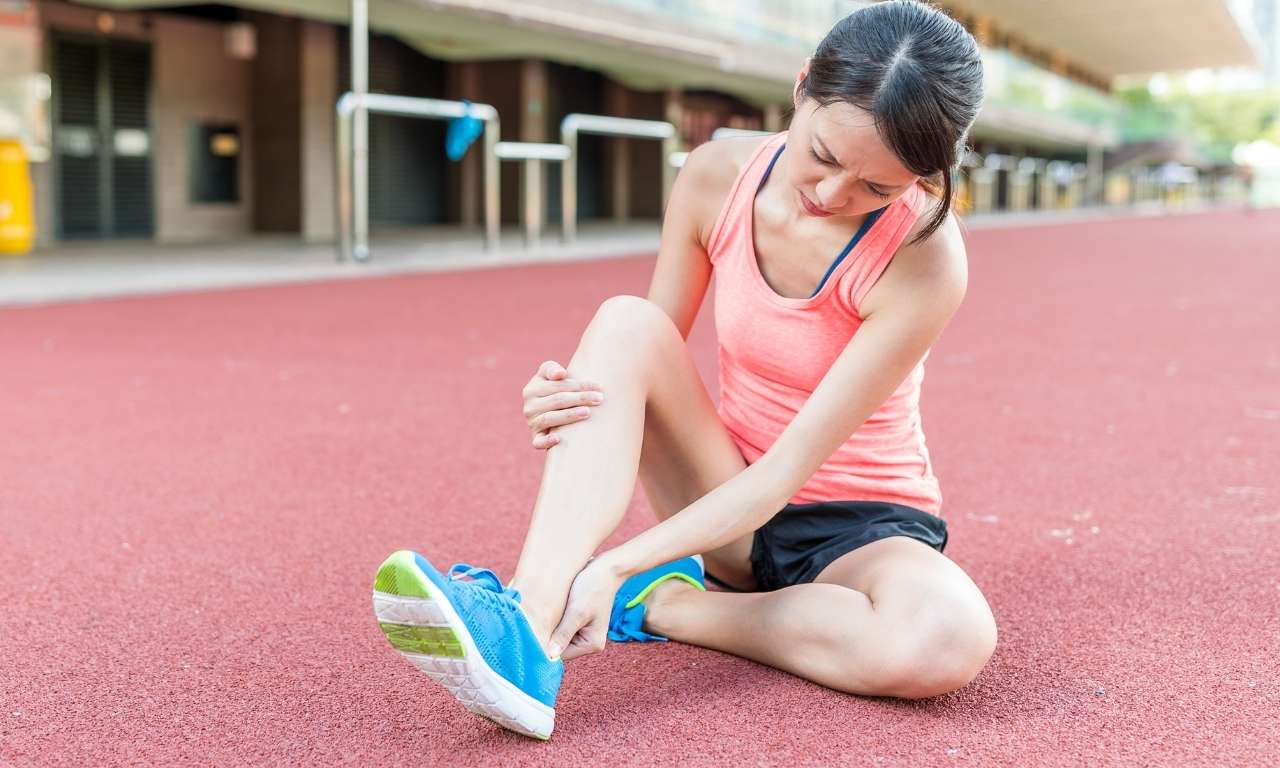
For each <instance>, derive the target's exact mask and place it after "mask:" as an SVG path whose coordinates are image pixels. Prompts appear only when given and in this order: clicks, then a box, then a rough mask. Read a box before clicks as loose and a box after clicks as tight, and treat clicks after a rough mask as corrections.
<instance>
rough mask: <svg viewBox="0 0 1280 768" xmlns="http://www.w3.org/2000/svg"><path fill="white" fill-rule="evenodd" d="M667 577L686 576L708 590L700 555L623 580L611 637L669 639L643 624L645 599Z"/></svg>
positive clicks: (615, 603)
mask: <svg viewBox="0 0 1280 768" xmlns="http://www.w3.org/2000/svg"><path fill="white" fill-rule="evenodd" d="M667 579H683V580H685V581H687V582H689V583H690V584H692V585H693V586H695V587H697V588H698V589H701V590H702V591H704V592H705V591H706V590H707V586H706V584H705V583H704V581H703V573H702V557H701V556H700V555H694V556H693V557H684V558H681V559H679V560H673V561H672V562H670V563H666V564H664V565H659V566H658V567H656V568H650V569H649V570H647V571H642V572H640V573H637V574H636V575H635V576H632V577H631V578H629V579H627V580H626V581H624V582H622V586H621V587H619V588H618V595H617V596H616V597H614V598H613V610H612V611H611V612H610V613H609V639H610V640H613V641H614V642H619V643H621V642H626V641H628V640H636V641H639V642H648V641H650V640H661V641H663V642H666V640H667V638H665V637H662V636H661V635H651V634H649V633H648V632H645V631H644V630H643V629H641V628H640V626H641V624H643V623H644V599H645V598H646V597H648V596H649V593H650V592H652V591H653V588H654V587H656V586H658V585H659V584H661V583H662V582H664V581H666V580H667Z"/></svg>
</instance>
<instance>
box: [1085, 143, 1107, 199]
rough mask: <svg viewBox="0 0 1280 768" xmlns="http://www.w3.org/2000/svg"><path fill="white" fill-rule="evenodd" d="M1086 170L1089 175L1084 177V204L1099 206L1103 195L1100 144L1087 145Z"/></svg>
mask: <svg viewBox="0 0 1280 768" xmlns="http://www.w3.org/2000/svg"><path fill="white" fill-rule="evenodd" d="M1088 169H1089V170H1088V174H1089V175H1088V176H1087V177H1085V204H1086V205H1101V204H1102V193H1103V178H1102V172H1103V171H1102V145H1101V144H1090V145H1089V154H1088Z"/></svg>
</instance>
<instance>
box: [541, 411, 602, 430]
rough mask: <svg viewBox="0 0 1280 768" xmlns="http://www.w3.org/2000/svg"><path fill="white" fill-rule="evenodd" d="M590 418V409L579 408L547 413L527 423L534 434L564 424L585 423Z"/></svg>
mask: <svg viewBox="0 0 1280 768" xmlns="http://www.w3.org/2000/svg"><path fill="white" fill-rule="evenodd" d="M589 418H591V409H590V408H587V407H586V406H583V407H580V408H570V409H569V410H567V411H548V412H547V413H544V414H541V415H539V416H535V417H534V418H533V420H532V421H530V422H529V429H532V430H534V431H535V432H545V431H547V430H549V429H555V428H556V427H563V426H565V425H566V424H576V423H577V422H579V421H585V420H587V419H589Z"/></svg>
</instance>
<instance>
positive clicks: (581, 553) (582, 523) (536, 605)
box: [511, 296, 745, 644]
mask: <svg viewBox="0 0 1280 768" xmlns="http://www.w3.org/2000/svg"><path fill="white" fill-rule="evenodd" d="M568 370H569V371H570V372H571V373H572V375H574V376H580V377H583V378H588V379H591V380H593V381H596V382H598V383H599V384H600V386H601V388H602V389H603V391H604V395H605V402H604V403H603V404H602V405H599V406H596V407H595V408H593V410H592V415H591V418H589V419H586V420H585V421H580V422H577V423H574V424H569V425H566V426H563V427H560V428H559V429H558V434H559V436H560V440H561V442H560V444H558V445H556V446H555V447H553V448H551V449H550V450H549V451H548V452H547V459H546V464H545V465H544V469H543V476H542V485H541V487H540V488H539V491H538V497H537V501H536V503H535V504H534V508H533V515H532V519H531V520H530V524H529V532H528V535H527V537H526V538H525V542H524V548H523V550H522V551H521V554H520V560H519V563H518V564H517V566H516V573H515V576H514V578H513V579H512V580H511V583H512V585H513V586H515V587H516V588H517V589H519V590H520V592H521V594H522V596H523V605H524V607H525V611H526V613H527V614H528V615H529V618H530V620H531V621H532V623H533V627H534V631H535V632H536V633H537V635H538V637H539V638H540V639H541V640H542V642H543V643H544V644H545V643H546V642H547V641H548V640H549V638H550V636H551V632H552V630H554V629H555V627H556V625H557V624H558V623H559V621H560V618H561V616H562V615H563V613H564V607H565V599H566V598H567V596H568V593H569V587H570V585H571V584H572V583H573V579H574V577H575V576H576V575H577V574H578V571H580V570H582V567H583V566H584V565H585V564H586V562H587V560H588V559H589V558H590V557H591V555H592V554H593V553H594V552H595V550H596V548H597V547H599V546H600V543H601V542H603V541H604V539H605V538H606V537H607V536H608V535H609V534H610V533H612V532H613V530H614V528H616V527H617V526H618V523H619V522H621V520H622V516H623V514H624V513H625V512H626V509H627V505H628V504H629V503H630V501H631V496H632V494H633V493H634V491H635V485H636V477H637V473H638V472H639V469H640V464H641V461H642V457H641V453H642V444H644V443H645V442H650V443H655V444H656V443H662V442H667V443H668V444H669V443H670V442H671V441H673V440H675V439H679V440H682V441H684V442H685V443H687V446H686V448H685V450H688V451H693V452H694V453H695V454H698V455H700V456H701V457H702V458H700V459H699V461H695V462H690V463H688V464H683V465H681V464H672V463H670V462H671V456H672V455H673V453H674V452H672V451H667V452H665V456H664V458H663V459H659V458H658V456H659V455H661V454H664V452H663V451H654V450H652V447H653V446H652V445H651V446H647V447H646V448H645V450H644V454H645V458H644V461H646V462H649V463H650V464H653V463H655V462H658V461H660V460H665V461H666V462H668V463H667V464H664V465H663V467H662V469H661V471H660V472H658V473H659V474H660V473H663V472H665V473H669V474H670V475H671V477H669V478H667V479H668V480H669V482H670V483H671V484H672V485H673V487H684V486H690V485H706V484H707V483H711V485H710V487H708V488H707V490H710V488H713V487H715V485H718V484H719V483H720V482H723V480H725V479H727V477H729V476H732V474H733V473H734V472H737V471H741V468H742V467H743V466H744V464H743V462H742V458H741V456H740V455H739V454H738V453H737V448H736V447H734V446H733V444H732V442H731V441H730V439H729V438H728V436H727V433H726V432H725V430H724V426H723V424H721V423H720V421H719V418H718V417H717V415H716V413H715V410H714V407H713V406H712V403H711V401H710V397H709V395H708V394H707V393H706V390H705V388H704V387H703V385H702V380H701V379H700V378H699V377H698V373H697V369H696V368H695V367H694V365H693V361H692V359H691V358H690V356H689V352H688V348H687V347H686V346H685V344H684V339H683V338H681V336H680V333H679V331H678V330H677V329H676V327H675V325H674V324H673V323H672V322H671V320H670V319H669V318H668V317H667V315H666V314H665V313H664V312H663V311H662V309H661V308H659V307H657V306H656V305H654V304H652V303H650V302H648V301H646V300H644V299H640V298H637V297H634V296H619V297H615V298H613V299H610V300H608V301H606V302H605V303H604V304H603V305H602V306H601V307H600V310H599V311H598V312H597V313H596V316H595V317H594V318H593V319H592V321H591V323H590V325H588V327H587V330H586V331H585V333H584V334H583V336H582V340H581V342H580V343H579V346H578V349H577V352H575V353H574V356H573V359H572V360H570V362H569V365H568ZM708 456H710V457H719V458H718V464H712V465H708V461H707V459H706V458H705V457H708ZM713 461H714V459H713ZM708 466H711V468H710V469H708ZM726 473H727V474H726ZM654 474H655V470H653V469H652V468H647V469H646V475H647V476H652V475H654ZM682 475H683V477H682ZM698 495H701V494H698ZM696 498H698V496H693V498H689V499H688V500H687V501H686V502H685V503H686V504H687V503H691V502H692V501H694V500H695V499H696ZM673 511H674V510H673ZM742 546H743V545H742V544H741V543H735V548H733V549H732V551H733V552H734V554H735V557H738V558H739V559H745V558H744V557H743V556H741V555H740V552H741V550H742ZM709 557H710V558H711V559H712V560H716V559H718V558H720V557H721V556H720V555H717V554H715V553H711V554H710V555H709Z"/></svg>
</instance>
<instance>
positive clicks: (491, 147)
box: [472, 104, 502, 251]
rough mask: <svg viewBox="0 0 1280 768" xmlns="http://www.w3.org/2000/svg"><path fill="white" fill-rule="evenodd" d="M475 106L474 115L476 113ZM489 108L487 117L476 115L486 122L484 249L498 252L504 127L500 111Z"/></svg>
mask: <svg viewBox="0 0 1280 768" xmlns="http://www.w3.org/2000/svg"><path fill="white" fill-rule="evenodd" d="M475 106H477V105H473V108H472V113H473V114H474V113H475V109H474V108H475ZM484 106H485V107H487V108H488V114H487V116H481V115H478V114H477V115H475V116H476V117H480V118H481V119H483V120H484V121H485V123H484V139H483V142H484V247H485V250H488V251H497V250H498V238H499V237H500V234H501V233H500V232H499V228H500V227H501V226H502V221H501V220H500V219H499V215H500V214H499V210H498V207H499V205H500V204H501V200H502V198H501V197H500V196H499V194H498V183H499V179H500V177H499V176H498V142H499V141H500V140H501V134H502V127H501V124H500V123H499V122H498V111H497V110H496V109H494V108H493V107H490V106H488V105H487V104H486V105H484Z"/></svg>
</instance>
